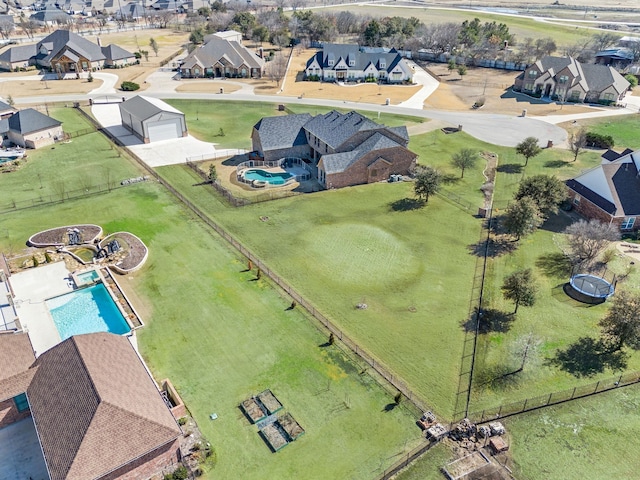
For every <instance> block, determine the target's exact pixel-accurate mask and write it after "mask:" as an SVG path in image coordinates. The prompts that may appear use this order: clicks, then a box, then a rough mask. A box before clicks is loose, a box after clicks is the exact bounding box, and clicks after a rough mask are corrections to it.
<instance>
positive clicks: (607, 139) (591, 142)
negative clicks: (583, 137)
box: [587, 132, 615, 148]
mask: <svg viewBox="0 0 640 480" xmlns="http://www.w3.org/2000/svg"><path fill="white" fill-rule="evenodd" d="M614 145H615V142H614V141H613V137H612V136H611V135H601V134H599V133H594V132H588V133H587V146H588V147H595V148H611V147H613V146H614Z"/></svg>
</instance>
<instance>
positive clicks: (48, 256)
mask: <svg viewBox="0 0 640 480" xmlns="http://www.w3.org/2000/svg"><path fill="white" fill-rule="evenodd" d="M44 261H45V262H47V263H51V255H49V252H44Z"/></svg>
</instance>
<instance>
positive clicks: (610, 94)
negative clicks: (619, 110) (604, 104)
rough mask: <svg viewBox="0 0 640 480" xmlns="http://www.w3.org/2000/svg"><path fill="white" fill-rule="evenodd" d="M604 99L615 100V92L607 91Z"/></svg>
mask: <svg viewBox="0 0 640 480" xmlns="http://www.w3.org/2000/svg"><path fill="white" fill-rule="evenodd" d="M604 99H605V100H608V101H611V100H613V93H605V94H604Z"/></svg>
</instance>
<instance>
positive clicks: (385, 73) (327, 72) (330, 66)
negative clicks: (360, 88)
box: [304, 43, 413, 83]
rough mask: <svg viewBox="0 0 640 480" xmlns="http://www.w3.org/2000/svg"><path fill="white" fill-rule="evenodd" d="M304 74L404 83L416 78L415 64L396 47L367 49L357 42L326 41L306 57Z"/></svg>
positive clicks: (327, 79) (330, 79) (331, 79)
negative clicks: (386, 50)
mask: <svg viewBox="0 0 640 480" xmlns="http://www.w3.org/2000/svg"><path fill="white" fill-rule="evenodd" d="M304 74H305V78H316V77H318V78H319V79H320V80H323V81H325V82H364V81H367V80H369V81H380V82H386V83H402V82H410V81H411V80H412V78H413V70H412V68H411V67H410V66H409V65H408V64H407V62H406V60H405V59H404V58H402V56H401V55H400V54H399V53H398V52H397V51H396V50H395V49H391V50H389V51H388V52H382V51H381V52H378V51H364V49H362V48H360V46H358V45H355V44H338V43H329V44H325V45H324V47H323V48H322V50H319V51H318V52H317V53H316V54H315V55H314V56H313V57H311V58H310V59H309V60H308V61H307V64H306V67H305V70H304Z"/></svg>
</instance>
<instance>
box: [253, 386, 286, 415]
mask: <svg viewBox="0 0 640 480" xmlns="http://www.w3.org/2000/svg"><path fill="white" fill-rule="evenodd" d="M258 400H259V401H260V403H261V404H262V405H263V406H264V407H265V408H266V409H267V413H268V414H269V415H273V414H274V413H276V412H277V411H279V410H282V404H281V403H280V401H279V400H278V399H277V398H276V396H275V395H274V394H273V393H271V390H265V391H264V392H262V393H259V394H258Z"/></svg>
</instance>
